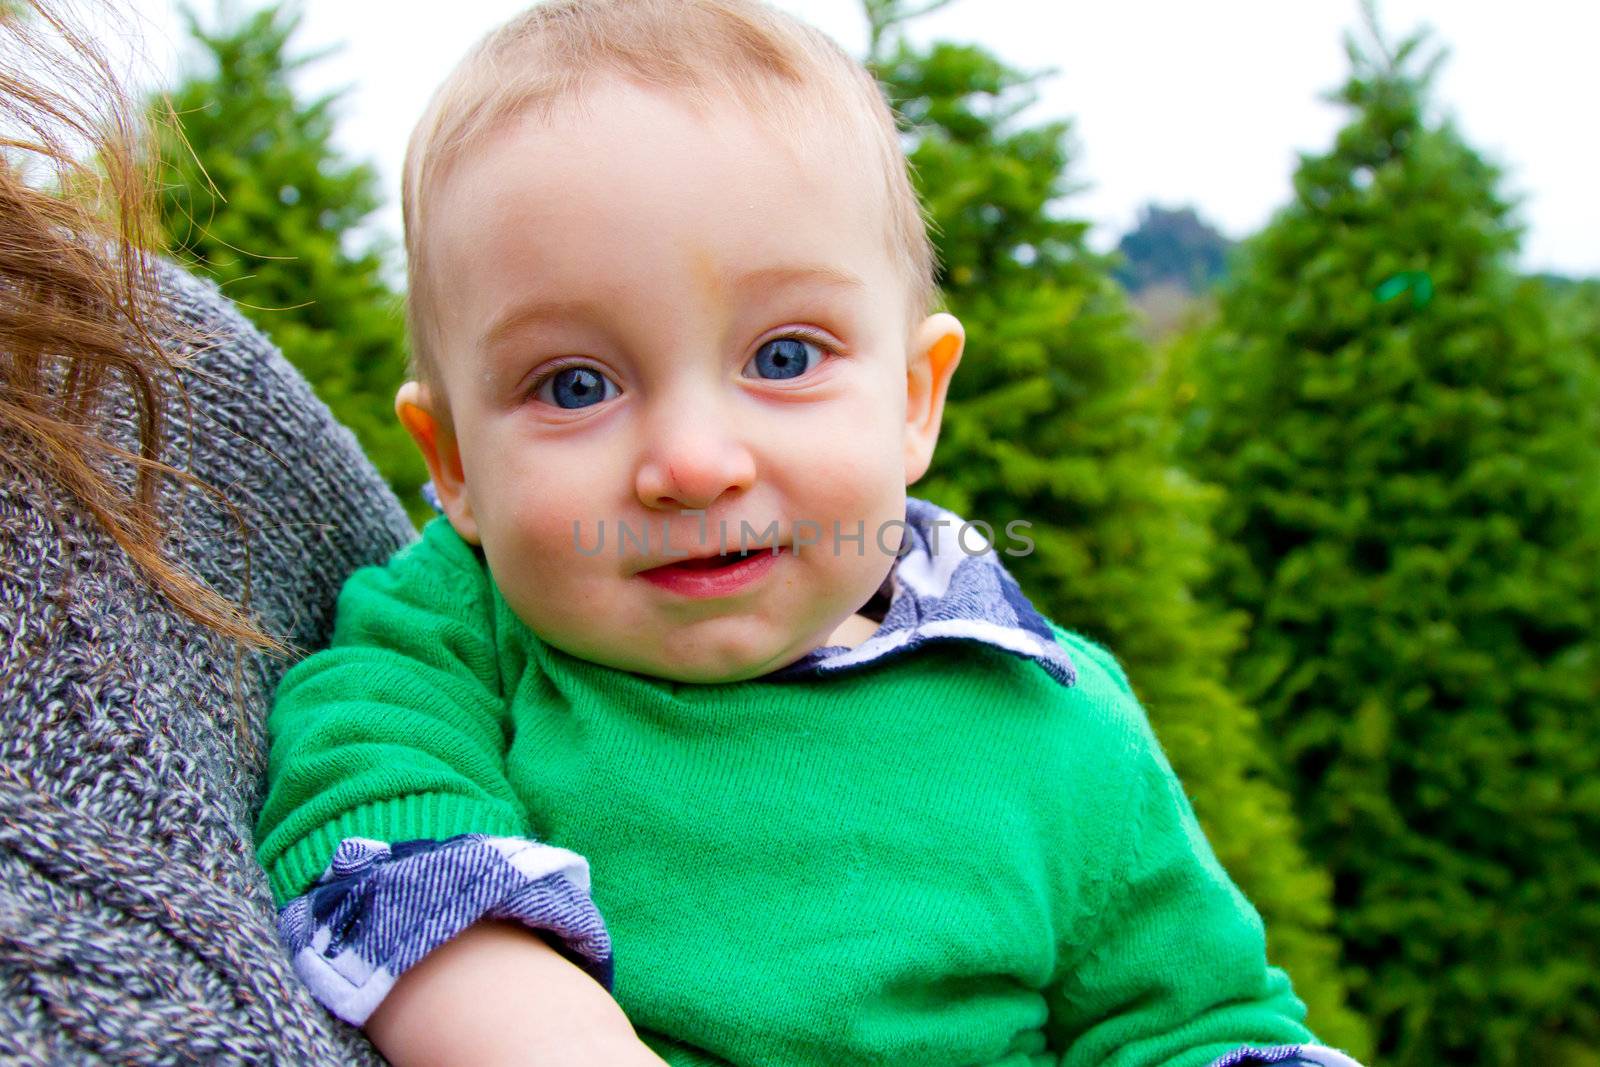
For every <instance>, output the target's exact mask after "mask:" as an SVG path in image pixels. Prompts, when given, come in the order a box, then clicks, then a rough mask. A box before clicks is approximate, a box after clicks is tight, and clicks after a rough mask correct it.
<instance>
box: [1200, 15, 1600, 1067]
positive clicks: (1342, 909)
mask: <svg viewBox="0 0 1600 1067" xmlns="http://www.w3.org/2000/svg"><path fill="white" fill-rule="evenodd" d="M1368 21H1369V24H1372V23H1373V22H1374V21H1375V20H1374V18H1373V16H1372V14H1371V11H1370V9H1369V11H1368ZM1371 37H1372V44H1371V45H1370V46H1368V47H1365V48H1363V47H1362V46H1360V45H1358V44H1357V43H1355V42H1354V41H1352V42H1351V43H1350V45H1349V53H1350V60H1351V63H1352V67H1353V69H1352V73H1351V75H1350V77H1349V79H1348V81H1347V82H1346V83H1345V84H1344V86H1343V88H1342V89H1340V90H1339V91H1338V93H1337V94H1336V99H1337V101H1338V102H1340V103H1341V104H1343V105H1344V106H1345V107H1346V108H1347V109H1349V112H1350V119H1349V121H1348V124H1347V125H1346V126H1345V127H1344V128H1343V129H1342V130H1341V131H1340V133H1339V134H1338V137H1337V140H1336V142H1335V144H1334V146H1333V148H1332V149H1331V151H1329V152H1327V153H1326V154H1323V155H1318V156H1308V157H1305V158H1303V159H1302V161H1301V165H1300V167H1299V170H1298V173H1297V174H1296V175H1295V180H1294V199H1293V201H1292V202H1291V203H1290V204H1289V205H1288V206H1287V207H1286V208H1285V209H1283V210H1282V211H1281V212H1280V213H1279V214H1278V215H1277V216H1276V218H1275V219H1274V220H1273V222H1272V223H1271V224H1270V225H1269V226H1268V227H1267V228H1266V229H1265V230H1264V231H1263V232H1262V233H1261V234H1260V235H1258V236H1257V237H1256V238H1255V239H1253V240H1252V241H1251V242H1250V243H1249V245H1248V247H1247V248H1246V249H1245V255H1244V257H1243V258H1242V261H1236V264H1235V266H1236V270H1238V271H1240V273H1239V275H1238V276H1237V278H1236V279H1235V280H1234V281H1233V282H1232V283H1231V284H1230V285H1229V286H1227V287H1226V288H1225V290H1224V293H1223V296H1222V299H1221V302H1220V312H1221V322H1220V325H1219V326H1218V327H1217V328H1215V329H1214V330H1213V331H1212V332H1211V333H1209V334H1208V335H1207V336H1205V337H1204V338H1202V339H1201V340H1200V341H1199V342H1198V343H1197V346H1196V353H1195V368H1194V369H1195V382H1194V384H1195V385H1196V386H1197V387H1198V398H1197V399H1196V401H1195V404H1194V407H1193V410H1192V411H1191V412H1190V419H1189V425H1190V428H1191V431H1192V434H1191V436H1190V438H1189V451H1190V454H1191V455H1192V457H1193V462H1194V465H1195V467H1196V469H1197V470H1198V471H1199V472H1200V473H1201V474H1202V476H1204V477H1206V478H1207V479H1210V480H1212V481H1214V482H1217V483H1220V484H1221V485H1223V486H1225V488H1226V491H1227V493H1228V500H1227V504H1226V506H1225V507H1223V508H1222V509H1221V510H1220V511H1219V512H1218V513H1217V517H1218V522H1219V526H1220V532H1221V534H1222V537H1223V541H1224V544H1225V545H1226V551H1225V552H1224V553H1222V554H1221V559H1222V564H1221V566H1220V567H1219V571H1218V580H1217V583H1216V589H1217V590H1218V592H1219V594H1220V595H1221V597H1222V598H1223V600H1224V601H1225V602H1226V604H1227V605H1229V606H1230V607H1234V608H1239V609H1243V610H1244V611H1246V612H1248V614H1249V615H1250V617H1251V618H1252V619H1253V627H1252V629H1251V630H1250V632H1249V637H1248V644H1247V647H1246V648H1245V650H1244V651H1243V653H1242V654H1241V655H1240V656H1239V658H1238V660H1237V664H1236V669H1235V672H1234V677H1235V681H1236V686H1237V687H1238V689H1239V691H1240V692H1241V694H1242V695H1243V696H1244V698H1245V699H1246V700H1248V701H1250V702H1251V703H1253V704H1254V705H1255V706H1256V707H1257V708H1258V709H1259V710H1260V711H1261V713H1262V715H1263V717H1264V718H1265V719H1266V721H1267V725H1268V728H1269V729H1268V734H1269V736H1270V737H1271V738H1273V739H1274V740H1275V742H1276V744H1277V747H1278V751H1279V753H1280V757H1281V759H1280V762H1281V764H1282V766H1283V767H1285V769H1286V771H1287V775H1286V777H1285V781H1286V782H1288V784H1289V785H1290V786H1291V788H1292V789H1293V791H1294V794H1295V799H1296V802H1297V808H1298V811H1299V813H1300V816H1301V819H1302V821H1303V823H1304V825H1305V827H1306V831H1307V834H1308V838H1307V840H1308V842H1309V844H1310V847H1311V849H1312V853H1313V854H1314V855H1316V856H1318V857H1319V858H1321V859H1323V860H1324V861H1326V862H1327V863H1329V864H1330V865H1331V867H1332V870H1333V875H1334V880H1335V887H1336V889H1335V897H1334V905H1335V912H1336V918H1337V928H1338V931H1339V933H1340V936H1341V939H1342V943H1343V952H1344V960H1345V963H1346V964H1347V966H1348V968H1349V972H1350V974H1351V979H1352V997H1353V1002H1354V1003H1355V1004H1356V1006H1357V1007H1358V1008H1360V1009H1361V1010H1363V1011H1364V1012H1365V1013H1366V1015H1367V1016H1368V1018H1369V1020H1371V1021H1372V1022H1373V1023H1374V1025H1375V1028H1376V1031H1377V1037H1378V1049H1377V1059H1378V1061H1379V1062H1381V1063H1384V1064H1389V1065H1393V1067H1408V1065H1418V1067H1420V1065H1424V1064H1426V1065H1430V1067H1431V1065H1434V1064H1439V1063H1454V1064H1468V1065H1470V1064H1482V1065H1511V1064H1521V1065H1528V1064H1540V1065H1558V1064H1579V1063H1587V1064H1593V1063H1596V1062H1600V1060H1597V1059H1596V1058H1594V1053H1593V1051H1592V1050H1593V1049H1595V1048H1596V1047H1597V1045H1600V955H1597V952H1600V949H1597V947H1596V946H1600V856H1597V854H1596V850H1595V846H1596V843H1597V842H1600V773H1597V772H1600V716H1597V715H1596V710H1595V709H1596V706H1597V697H1600V671H1597V668H1600V658H1597V655H1596V651H1597V650H1596V648H1595V634H1596V624H1597V622H1600V619H1597V618H1596V614H1597V605H1600V600H1597V595H1596V594H1597V588H1596V586H1597V576H1600V567H1597V564H1600V545H1597V531H1600V524H1597V522H1596V520H1597V518H1600V514H1597V512H1600V508H1597V506H1596V505H1597V500H1600V498H1597V487H1600V449H1597V445H1600V433H1597V413H1600V391H1597V381H1596V365H1595V362H1594V361H1593V360H1592V359H1591V358H1589V357H1587V356H1586V354H1585V353H1584V352H1583V351H1582V350H1581V348H1580V347H1579V346H1578V345H1577V344H1576V343H1575V339H1574V336H1573V334H1574V332H1575V331H1573V330H1570V329H1568V328H1566V327H1564V326H1562V324H1561V323H1560V322H1559V321H1558V320H1557V319H1556V318H1555V317H1554V316H1553V315H1552V313H1551V304H1550V300H1549V295H1548V293H1547V291H1546V290H1545V288H1544V286H1542V285H1541V284H1539V283H1537V282H1535V281H1532V280H1523V279H1519V278H1518V277H1517V276H1516V275H1515V274H1514V273H1513V271H1512V269H1511V262H1512V256H1513V253H1514V252H1515V250H1516V247H1517V242H1518V231H1517V227H1516V225H1515V223H1514V219H1513V213H1512V208H1511V206H1510V205H1508V203H1507V202H1506V201H1505V200H1504V199H1503V198H1502V197H1501V195H1500V194H1499V192H1498V191H1497V190H1498V182H1499V175H1498V173H1497V172H1496V170H1495V169H1494V168H1493V167H1491V166H1489V165H1487V164H1486V163H1485V162H1484V161H1483V160H1482V159H1480V158H1479V157H1478V156H1477V155H1476V154H1475V153H1474V152H1473V151H1472V149H1471V148H1470V147H1469V146H1467V145H1466V144H1465V143H1464V142H1463V141H1462V139H1461V137H1460V136H1459V134H1458V133H1457V132H1456V131H1455V130H1454V129H1453V128H1452V126H1451V125H1450V124H1448V123H1444V122H1438V121H1435V120H1433V119H1432V118H1430V116H1429V114H1428V92H1429V83H1430V79H1431V77H1432V75H1433V72H1434V70H1435V69H1436V67H1437V64H1438V60H1439V57H1438V56H1437V55H1435V56H1434V57H1433V58H1432V59H1431V60H1430V61H1424V57H1423V51H1422V50H1423V48H1424V46H1425V39H1424V38H1422V37H1420V36H1414V37H1412V38H1410V39H1408V40H1407V41H1405V42H1404V43H1403V44H1402V45H1401V46H1400V47H1399V48H1398V49H1394V50H1391V49H1390V48H1389V47H1388V45H1387V44H1386V43H1385V42H1384V40H1383V38H1382V36H1381V35H1380V34H1379V33H1378V31H1377V29H1376V27H1375V25H1373V26H1372V29H1371ZM1584 1046H1587V1049H1588V1050H1590V1051H1587V1052H1586V1051H1583V1048H1584Z"/></svg>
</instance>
